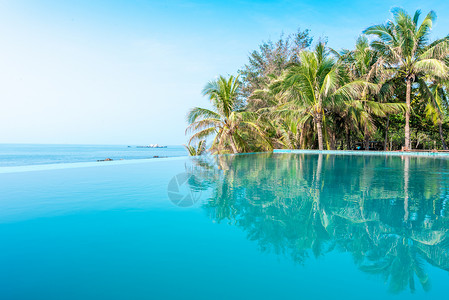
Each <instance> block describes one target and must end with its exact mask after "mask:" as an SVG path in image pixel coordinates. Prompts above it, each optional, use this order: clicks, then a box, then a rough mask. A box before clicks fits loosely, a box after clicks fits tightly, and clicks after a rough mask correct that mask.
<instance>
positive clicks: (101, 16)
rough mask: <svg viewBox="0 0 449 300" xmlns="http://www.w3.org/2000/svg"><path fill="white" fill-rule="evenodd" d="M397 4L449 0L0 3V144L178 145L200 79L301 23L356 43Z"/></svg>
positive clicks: (443, 15)
mask: <svg viewBox="0 0 449 300" xmlns="http://www.w3.org/2000/svg"><path fill="white" fill-rule="evenodd" d="M393 7H402V8H405V9H406V10H408V11H409V12H410V13H413V12H414V11H415V10H416V9H421V10H422V11H423V14H426V13H427V12H428V11H429V10H431V9H433V10H434V11H435V12H436V13H437V16H438V19H437V22H436V24H435V25H434V30H433V32H432V36H433V38H438V37H443V36H446V35H447V34H449V1H432V0H427V1H414V0H408V1H327V0H323V1H310V0H309V1H288V0H285V1H269V0H262V1H250V0H246V1H235V0H232V1H214V0H210V1H200V0H198V1H169V0H167V1H150V0H123V1H118V0H117V1H114V0H104V1H101V0H98V1H96V0H78V1H75V0H73V1H64V0H54V1H49V0H28V1H27V0H9V1H5V0H0V39H1V44H0V104H1V105H0V143H39V144H118V145H144V144H145V145H147V144H155V143H158V144H164V145H180V144H184V143H186V141H187V137H186V136H185V134H184V131H185V128H186V126H187V124H186V121H185V116H186V114H187V112H188V110H189V109H190V108H192V107H194V106H203V107H208V105H209V103H208V100H207V99H206V98H204V97H202V95H201V90H202V88H203V87H204V85H205V84H206V83H207V82H208V81H210V80H213V79H215V78H216V77H217V76H218V75H220V74H222V75H228V74H234V75H235V74H237V70H238V69H240V68H241V67H242V66H243V65H245V64H246V63H247V61H248V55H249V53H250V52H252V51H253V50H255V49H257V48H258V45H260V44H261V42H262V41H267V40H269V39H272V40H275V39H277V38H278V37H279V36H280V34H281V33H285V34H289V33H293V32H295V31H296V29H297V28H301V29H310V30H311V34H312V35H313V36H314V37H315V40H317V39H318V38H319V37H327V38H328V45H329V46H331V47H332V48H334V49H341V48H352V46H353V45H354V43H355V40H356V38H357V36H358V35H359V34H360V33H361V32H362V30H363V29H365V28H366V27H368V26H370V25H374V24H380V23H384V22H385V21H386V20H387V19H389V18H390V17H391V14H390V10H391V8H393Z"/></svg>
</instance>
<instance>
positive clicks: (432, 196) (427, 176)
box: [187, 153, 449, 293]
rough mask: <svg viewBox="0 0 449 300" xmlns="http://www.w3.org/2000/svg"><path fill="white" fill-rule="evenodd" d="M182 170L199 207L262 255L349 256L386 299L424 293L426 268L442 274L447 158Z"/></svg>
mask: <svg viewBox="0 0 449 300" xmlns="http://www.w3.org/2000/svg"><path fill="white" fill-rule="evenodd" d="M193 162H194V163H193V165H192V166H189V167H187V171H188V172H191V173H192V174H194V175H195V176H196V177H197V178H200V179H201V180H199V181H195V182H194V183H192V184H193V185H195V188H199V189H209V190H210V193H211V194H210V197H208V199H206V200H205V202H204V203H203V208H204V209H205V210H206V211H207V212H208V214H209V216H210V217H211V218H212V219H213V220H215V221H217V222H228V223H231V224H233V225H235V226H237V227H240V228H241V229H243V230H244V231H245V232H247V236H248V239H250V240H254V241H257V243H258V244H259V245H260V250H261V251H270V252H275V253H277V254H280V255H288V256H290V257H291V258H292V259H293V260H294V261H295V262H297V263H299V264H303V263H305V262H306V260H307V259H308V257H310V256H311V255H313V256H315V257H319V256H323V255H326V253H329V252H330V251H333V250H336V251H343V252H349V253H351V254H352V257H353V259H354V263H355V264H356V265H357V266H358V268H359V269H360V270H362V271H363V272H366V273H370V274H377V275H379V276H381V277H383V278H384V279H385V281H387V282H388V286H389V290H390V291H391V292H393V293H398V292H401V291H403V290H405V289H410V290H411V291H412V292H413V291H414V290H415V289H416V288H417V287H416V285H417V282H419V284H420V285H421V286H422V288H423V289H424V290H429V289H430V288H431V285H430V278H429V276H428V275H427V273H426V271H425V264H426V263H429V264H431V265H433V266H436V267H438V268H440V269H444V270H449V259H448V258H449V257H448V254H449V239H448V228H449V213H448V208H447V206H448V201H449V191H448V187H449V184H448V183H449V182H448V176H447V174H448V172H449V164H448V162H449V161H448V160H445V159H441V158H423V157H410V156H403V157H391V156H357V155H352V156H348V155H345V156H343V155H325V154H316V155H314V154H280V153H275V154H272V153H269V154H266V153H265V154H256V155H235V156H231V155H229V156H227V155H224V156H216V157H197V158H195V159H194V160H193Z"/></svg>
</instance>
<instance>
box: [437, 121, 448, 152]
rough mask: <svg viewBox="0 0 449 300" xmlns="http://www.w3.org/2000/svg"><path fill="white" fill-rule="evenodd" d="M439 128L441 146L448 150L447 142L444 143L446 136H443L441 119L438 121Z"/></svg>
mask: <svg viewBox="0 0 449 300" xmlns="http://www.w3.org/2000/svg"><path fill="white" fill-rule="evenodd" d="M438 127H439V130H440V138H441V144H442V145H443V149H444V150H447V145H446V142H445V141H444V135H443V122H441V119H440V120H438Z"/></svg>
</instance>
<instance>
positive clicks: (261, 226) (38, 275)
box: [0, 153, 449, 299]
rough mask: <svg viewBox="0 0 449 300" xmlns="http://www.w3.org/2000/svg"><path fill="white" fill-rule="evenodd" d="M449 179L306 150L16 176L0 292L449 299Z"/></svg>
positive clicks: (437, 172)
mask: <svg viewBox="0 0 449 300" xmlns="http://www.w3.org/2000/svg"><path fill="white" fill-rule="evenodd" d="M448 174H449V160H446V159H444V158H434V157H432V158H429V157H412V156H404V157H399V156H398V157H393V156H358V155H326V154H303V153H265V154H250V155H227V156H220V157H214V158H211V157H205V158H201V159H200V158H173V159H160V160H152V161H142V162H139V163H120V164H108V163H100V164H90V165H82V166H80V167H77V168H73V166H72V167H70V168H62V167H61V166H59V168H58V169H50V167H48V169H45V168H37V169H36V168H35V169H29V170H27V169H24V168H21V169H17V172H15V171H14V169H11V168H10V169H9V170H8V173H0V197H1V198H0V240H1V247H0V265H1V269H0V298H1V299H290V298H295V299H298V298H299V299H327V298H329V297H332V298H334V299H343V298H345V299H432V298H433V299H434V298H436V297H439V298H441V297H442V296H443V295H445V294H446V286H447V282H448V280H449V277H448V270H449V258H448V255H449V240H448V229H449V207H448V205H449V177H448Z"/></svg>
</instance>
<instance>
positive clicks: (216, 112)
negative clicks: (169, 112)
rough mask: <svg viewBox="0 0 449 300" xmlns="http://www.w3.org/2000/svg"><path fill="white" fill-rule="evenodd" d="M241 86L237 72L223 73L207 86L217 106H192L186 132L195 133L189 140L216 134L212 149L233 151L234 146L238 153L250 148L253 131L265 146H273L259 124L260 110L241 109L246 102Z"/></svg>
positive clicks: (205, 90)
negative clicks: (249, 137)
mask: <svg viewBox="0 0 449 300" xmlns="http://www.w3.org/2000/svg"><path fill="white" fill-rule="evenodd" d="M239 89H240V83H239V80H238V77H234V76H229V78H225V77H223V76H219V78H218V79H217V80H214V81H211V82H209V83H208V84H207V85H206V86H205V87H204V89H203V95H204V96H208V97H209V100H210V101H211V104H212V107H213V108H212V109H206V108H201V107H195V108H193V109H191V110H190V112H189V113H188V115H187V121H188V123H189V126H188V127H187V129H186V134H187V133H190V132H193V133H194V134H193V135H192V136H191V138H190V140H189V144H190V142H192V141H194V140H202V139H205V138H207V137H211V136H214V139H213V142H212V146H211V148H212V150H214V151H215V152H218V153H223V152H226V151H229V150H228V148H229V147H230V148H231V150H232V152H233V153H238V152H239V151H244V150H245V149H246V148H247V143H246V140H247V135H248V134H250V135H256V136H257V137H259V138H261V140H262V144H263V146H264V147H266V148H270V147H271V146H270V144H269V142H268V141H267V139H266V138H265V134H264V132H263V130H262V129H261V127H260V126H259V125H257V122H256V121H257V120H256V119H257V116H256V114H255V113H252V112H245V111H242V110H240V109H241V106H242V103H241V101H240V98H239Z"/></svg>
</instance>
